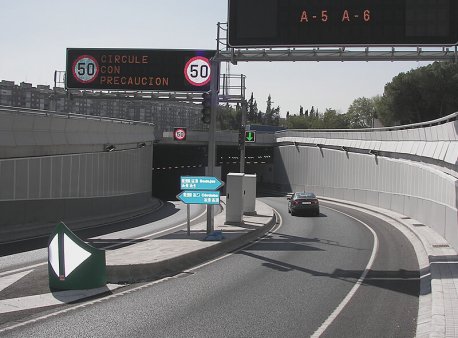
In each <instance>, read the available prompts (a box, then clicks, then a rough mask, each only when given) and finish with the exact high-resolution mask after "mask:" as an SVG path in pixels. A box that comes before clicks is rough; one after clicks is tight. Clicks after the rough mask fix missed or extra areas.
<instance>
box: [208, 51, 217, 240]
mask: <svg viewBox="0 0 458 338" xmlns="http://www.w3.org/2000/svg"><path fill="white" fill-rule="evenodd" d="M210 63H211V80H210V92H211V108H210V109H211V110H210V111H211V115H210V127H209V130H208V173H207V175H208V176H213V175H214V172H215V158H216V144H215V142H216V141H215V134H216V114H217V110H218V82H219V77H218V74H219V72H218V70H219V64H220V62H219V61H216V60H215V59H212V60H211V61H210ZM214 224H215V217H214V208H213V205H208V206H207V235H208V234H210V233H212V232H213V231H214V228H215V226H214Z"/></svg>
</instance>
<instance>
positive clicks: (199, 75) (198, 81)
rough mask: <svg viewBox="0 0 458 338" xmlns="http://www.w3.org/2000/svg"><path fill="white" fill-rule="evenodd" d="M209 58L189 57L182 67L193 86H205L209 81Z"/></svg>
mask: <svg viewBox="0 0 458 338" xmlns="http://www.w3.org/2000/svg"><path fill="white" fill-rule="evenodd" d="M210 75H211V67H210V60H208V59H207V58H206V57H203V56H195V57H193V58H191V59H190V60H189V61H188V62H187V63H186V65H185V67H184V76H185V78H186V80H187V81H188V82H189V83H190V84H191V85H193V86H199V87H200V86H205V85H206V84H207V83H209V82H210Z"/></svg>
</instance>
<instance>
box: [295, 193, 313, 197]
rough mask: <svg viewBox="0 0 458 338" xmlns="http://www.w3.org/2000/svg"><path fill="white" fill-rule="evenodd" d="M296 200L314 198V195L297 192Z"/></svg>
mask: <svg viewBox="0 0 458 338" xmlns="http://www.w3.org/2000/svg"><path fill="white" fill-rule="evenodd" d="M296 198H316V196H315V194H313V193H310V192H298V193H296Z"/></svg>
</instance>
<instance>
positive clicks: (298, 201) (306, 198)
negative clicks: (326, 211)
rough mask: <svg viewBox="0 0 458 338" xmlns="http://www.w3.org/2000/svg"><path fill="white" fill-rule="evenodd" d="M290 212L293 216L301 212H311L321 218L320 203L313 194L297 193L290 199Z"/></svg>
mask: <svg viewBox="0 0 458 338" xmlns="http://www.w3.org/2000/svg"><path fill="white" fill-rule="evenodd" d="M288 212H289V213H291V215H292V216H294V215H296V214H298V213H299V212H304V213H305V212H311V213H312V214H313V215H314V216H319V215H320V202H318V198H316V196H315V194H314V193H313V192H295V193H294V194H293V195H292V196H291V197H288Z"/></svg>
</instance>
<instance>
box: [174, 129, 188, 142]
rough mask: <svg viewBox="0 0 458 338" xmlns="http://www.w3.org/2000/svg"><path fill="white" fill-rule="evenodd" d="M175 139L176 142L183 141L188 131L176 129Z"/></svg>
mask: <svg viewBox="0 0 458 338" xmlns="http://www.w3.org/2000/svg"><path fill="white" fill-rule="evenodd" d="M173 137H174V138H175V140H177V141H183V140H185V139H186V129H184V128H176V129H175V130H174V131H173Z"/></svg>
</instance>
